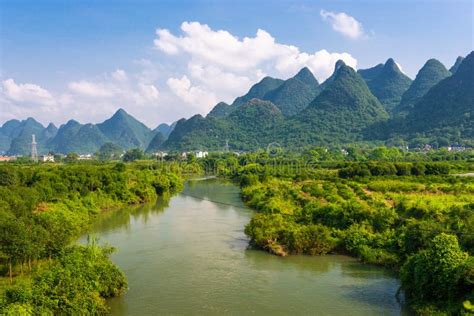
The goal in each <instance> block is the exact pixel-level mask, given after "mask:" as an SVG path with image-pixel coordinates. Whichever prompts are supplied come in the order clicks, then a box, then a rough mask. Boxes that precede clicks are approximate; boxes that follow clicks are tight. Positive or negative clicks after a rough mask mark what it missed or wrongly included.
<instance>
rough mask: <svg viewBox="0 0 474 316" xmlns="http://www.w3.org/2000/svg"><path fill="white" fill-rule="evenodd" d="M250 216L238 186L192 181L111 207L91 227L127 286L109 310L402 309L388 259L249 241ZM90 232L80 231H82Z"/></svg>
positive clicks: (401, 311)
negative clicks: (299, 251) (276, 251)
mask: <svg viewBox="0 0 474 316" xmlns="http://www.w3.org/2000/svg"><path fill="white" fill-rule="evenodd" d="M251 216H252V211H251V210H249V209H248V208H246V207H245V206H244V205H243V203H242V201H241V200H240V197H239V188H238V187H236V186H235V185H233V184H231V183H227V182H224V181H221V180H201V181H188V182H187V184H186V187H185V189H184V191H183V192H182V193H180V194H178V195H176V196H174V197H172V198H171V199H169V200H168V201H165V200H159V201H158V202H157V203H156V204H155V205H146V206H141V207H134V208H128V209H124V210H119V211H113V212H109V213H106V214H104V215H102V216H101V218H100V219H99V221H98V222H97V224H96V225H95V226H94V228H93V234H94V235H95V236H96V237H98V238H99V241H100V243H109V244H111V245H112V246H115V247H117V248H118V252H117V253H115V254H114V255H113V257H112V259H113V261H114V262H116V263H117V264H118V265H119V266H120V267H121V268H122V270H123V271H124V272H125V274H126V276H127V279H128V283H129V290H128V291H127V293H126V294H125V295H124V296H122V297H119V298H114V299H111V300H110V301H109V304H110V307H111V312H112V315H140V316H141V315H170V314H173V315H191V314H192V315H195V314H199V315H222V314H231V315H249V314H255V315H270V314H271V315H288V314H293V315H381V314H383V315H399V314H405V312H404V309H403V306H402V305H400V304H399V303H398V302H397V299H396V292H397V289H398V287H399V281H398V280H397V279H396V277H395V276H394V275H393V274H392V273H390V272H388V271H386V270H384V269H381V268H378V267H373V266H368V265H363V264H360V263H358V262H357V260H355V259H353V258H350V257H346V256H336V255H328V256H321V257H310V256H289V257H284V258H282V257H276V256H273V255H270V254H267V253H265V252H262V251H257V250H249V249H247V246H248V240H247V238H246V236H245V234H244V231H243V230H244V226H245V224H247V223H248V222H249V220H250V218H251ZM84 239H85V237H83V240H84Z"/></svg>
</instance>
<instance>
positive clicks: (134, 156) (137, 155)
mask: <svg viewBox="0 0 474 316" xmlns="http://www.w3.org/2000/svg"><path fill="white" fill-rule="evenodd" d="M144 156H145V154H144V153H143V150H141V149H140V148H133V149H130V150H127V151H126V152H125V154H124V155H123V158H122V159H123V161H125V162H131V161H135V160H139V159H143V157H144Z"/></svg>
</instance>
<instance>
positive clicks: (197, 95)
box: [166, 75, 217, 108]
mask: <svg viewBox="0 0 474 316" xmlns="http://www.w3.org/2000/svg"><path fill="white" fill-rule="evenodd" d="M166 83H167V85H168V87H169V88H170V90H171V91H172V92H173V93H174V94H176V95H177V96H178V97H179V98H181V99H182V100H183V101H184V102H186V103H188V104H190V105H192V106H194V107H197V108H207V107H209V104H216V103H217V99H216V97H215V96H214V94H213V93H209V92H207V91H204V90H203V89H201V88H200V87H196V86H192V85H191V81H190V80H189V78H188V77H187V76H186V75H184V76H182V77H181V79H178V78H169V79H168V80H167V82H166Z"/></svg>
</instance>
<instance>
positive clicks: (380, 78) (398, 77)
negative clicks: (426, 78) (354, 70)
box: [359, 58, 412, 113]
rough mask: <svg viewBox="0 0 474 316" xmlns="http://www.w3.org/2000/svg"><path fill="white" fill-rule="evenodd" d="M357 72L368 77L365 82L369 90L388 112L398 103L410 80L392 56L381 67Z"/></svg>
mask: <svg viewBox="0 0 474 316" xmlns="http://www.w3.org/2000/svg"><path fill="white" fill-rule="evenodd" d="M359 73H362V74H363V76H365V77H366V78H368V79H366V82H367V85H368V86H369V89H370V91H371V92H372V94H373V95H375V96H376V97H377V98H378V99H379V101H380V103H382V105H383V106H384V107H385V110H387V112H389V113H390V112H391V111H392V110H393V109H394V108H395V107H396V106H397V105H398V104H399V103H400V101H401V99H402V95H403V94H404V93H405V91H407V90H408V88H409V87H410V84H411V81H412V80H411V79H410V78H408V77H407V76H406V75H405V74H403V73H402V72H401V71H400V69H399V68H398V66H397V64H396V63H395V61H394V60H393V59H392V58H389V59H388V60H387V62H386V63H385V64H384V65H383V68H380V66H376V67H375V69H374V68H371V69H369V70H360V71H359ZM368 73H369V76H368V75H367V74H368Z"/></svg>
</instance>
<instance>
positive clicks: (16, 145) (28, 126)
mask: <svg viewBox="0 0 474 316" xmlns="http://www.w3.org/2000/svg"><path fill="white" fill-rule="evenodd" d="M15 125H16V123H15ZM44 129H45V128H44V126H43V125H41V124H40V123H38V122H37V121H36V120H35V119H34V118H31V117H30V118H28V119H26V120H24V121H21V122H20V124H19V125H16V128H15V130H14V131H12V134H11V135H12V136H13V137H12V138H11V144H10V148H9V150H8V152H7V153H8V155H28V154H30V152H31V135H32V134H34V135H35V136H36V142H37V143H38V152H39V153H45V152H47V150H45V146H44V144H45V142H46V141H47V139H45V138H44V137H43V130H44Z"/></svg>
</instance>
